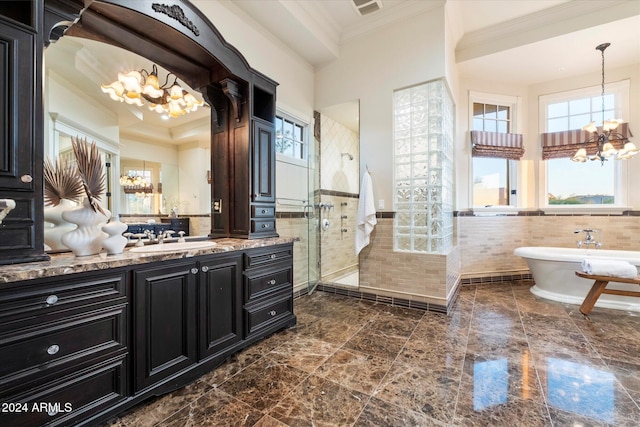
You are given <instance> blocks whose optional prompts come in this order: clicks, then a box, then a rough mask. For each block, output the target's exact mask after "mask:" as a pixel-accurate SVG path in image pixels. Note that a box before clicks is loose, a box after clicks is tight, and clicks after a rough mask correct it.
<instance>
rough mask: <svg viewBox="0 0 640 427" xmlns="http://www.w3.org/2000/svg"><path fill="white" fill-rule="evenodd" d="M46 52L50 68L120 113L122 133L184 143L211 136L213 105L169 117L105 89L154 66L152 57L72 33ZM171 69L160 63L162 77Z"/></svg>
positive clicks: (182, 85)
mask: <svg viewBox="0 0 640 427" xmlns="http://www.w3.org/2000/svg"><path fill="white" fill-rule="evenodd" d="M45 55H46V56H45V58H46V70H47V72H50V71H53V72H55V73H56V74H58V75H59V76H61V77H62V78H64V79H66V80H68V81H70V82H72V83H73V85H74V86H75V88H76V89H77V90H78V91H80V92H81V93H83V94H84V96H86V97H89V98H91V99H92V100H93V101H95V102H97V103H99V104H101V105H102V106H103V107H104V108H106V109H108V110H110V111H112V112H113V113H115V114H116V115H117V117H118V125H119V128H120V134H121V135H125V134H126V135H139V136H142V137H145V138H146V139H152V140H156V141H158V142H164V143H169V144H181V143H183V142H187V141H192V140H194V139H195V138H198V137H202V136H203V135H204V136H206V137H207V138H208V137H209V136H208V135H209V132H210V121H209V117H210V111H209V108H199V109H197V110H196V111H194V112H191V113H188V114H185V115H182V116H179V117H176V118H168V117H167V116H163V115H162V114H159V113H157V112H155V111H151V110H149V108H148V107H147V106H146V105H144V106H142V107H138V106H136V105H130V104H126V103H124V102H122V103H121V102H114V101H113V100H112V99H111V98H110V97H109V95H107V94H105V93H103V92H102V90H101V85H103V84H110V83H111V82H113V81H114V80H116V79H117V77H118V73H127V72H130V71H132V70H141V69H146V70H151V69H152V67H153V62H152V61H150V60H148V59H146V58H143V57H141V56H139V55H136V54H134V53H132V52H129V51H126V50H124V49H120V48H118V47H115V46H111V45H108V44H105V43H100V42H96V41H93V40H89V39H82V38H78V37H70V36H65V37H62V38H60V40H58V41H57V42H56V43H54V44H52V45H50V46H49V47H48V48H47V49H46V52H45ZM170 72H171V71H170V70H166V69H164V68H162V67H158V75H159V77H164V76H167V75H168V74H169V73H170ZM161 83H162V82H161ZM178 83H179V84H180V86H181V87H183V88H184V89H185V90H187V91H188V92H190V93H192V94H193V95H194V96H195V97H196V98H197V99H198V100H202V95H201V94H200V93H199V92H198V91H197V90H194V89H193V88H190V87H189V86H188V85H187V84H186V83H184V82H183V81H181V80H180V79H178Z"/></svg>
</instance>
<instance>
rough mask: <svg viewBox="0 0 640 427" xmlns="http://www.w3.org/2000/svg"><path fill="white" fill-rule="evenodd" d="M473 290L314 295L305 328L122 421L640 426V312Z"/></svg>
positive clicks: (496, 289) (490, 288) (522, 289)
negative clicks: (371, 296)
mask: <svg viewBox="0 0 640 427" xmlns="http://www.w3.org/2000/svg"><path fill="white" fill-rule="evenodd" d="M528 289H529V288H528V286H525V285H522V284H515V283H513V284H512V283H500V284H492V285H485V284H483V285H477V286H476V285H473V286H465V287H463V289H462V290H461V292H460V296H459V298H458V301H457V303H456V305H455V306H454V310H453V313H452V314H451V315H449V316H445V315H443V314H437V313H431V312H426V313H425V312H421V311H416V310H412V309H404V308H399V307H390V306H386V305H381V304H376V303H371V302H366V301H360V300H355V299H351V298H346V297H341V296H337V295H333V294H328V293H324V292H316V293H314V294H313V295H311V296H305V297H302V298H300V299H297V300H296V304H295V310H296V314H297V316H298V325H297V326H296V327H295V328H292V329H289V330H286V331H282V332H279V333H277V334H275V335H272V336H271V337H269V338H267V339H266V340H264V341H262V342H261V343H259V344H257V345H255V346H253V347H251V348H249V349H246V350H244V351H243V352H241V353H239V354H237V355H235V356H233V357H232V358H231V359H230V360H228V361H227V362H225V363H224V364H223V365H222V366H220V367H219V368H217V369H215V370H214V371H212V372H210V373H209V374H207V375H205V376H204V377H202V378H200V380H198V381H196V382H195V383H193V384H191V385H189V386H187V387H185V388H183V389H180V390H177V391H175V392H173V393H171V394H169V395H166V396H163V397H160V398H155V399H154V400H151V401H148V402H146V403H144V404H142V405H141V406H139V407H137V408H134V409H132V410H130V411H129V412H127V413H125V414H123V415H121V416H120V417H118V418H117V419H114V420H112V422H111V423H110V424H111V425H113V426H135V427H140V426H152V425H161V426H198V427H200V426H261V427H267V426H268V427H278V426H445V425H446V426H468V425H469V426H516V425H517V426H552V425H553V426H600V425H613V426H637V425H640V409H639V406H638V405H640V316H639V314H638V313H633V314H631V313H626V312H621V311H616V310H607V309H600V308H595V309H594V310H593V311H592V312H591V314H590V316H589V318H586V317H584V316H583V315H582V314H580V312H579V311H578V306H574V305H564V304H559V303H554V302H549V301H545V300H541V299H538V298H536V297H535V296H533V295H532V294H531V293H530V292H529V290H528Z"/></svg>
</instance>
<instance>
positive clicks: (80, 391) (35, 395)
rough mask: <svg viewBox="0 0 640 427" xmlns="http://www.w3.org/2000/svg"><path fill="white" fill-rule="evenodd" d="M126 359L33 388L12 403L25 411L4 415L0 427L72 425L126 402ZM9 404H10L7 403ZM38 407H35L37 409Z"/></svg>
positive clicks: (103, 363)
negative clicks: (123, 401) (120, 402)
mask: <svg viewBox="0 0 640 427" xmlns="http://www.w3.org/2000/svg"><path fill="white" fill-rule="evenodd" d="M126 376H127V366H126V356H119V357H117V358H111V359H109V360H106V361H103V362H101V363H98V364H94V365H92V366H89V367H86V368H84V369H80V370H79V371H77V372H74V373H73V374H72V375H67V376H65V377H62V378H59V379H57V380H56V381H54V382H50V383H47V384H45V385H43V386H40V387H37V388H34V389H30V390H29V391H28V392H26V393H25V394H22V395H19V396H15V397H14V398H12V399H11V400H10V402H11V403H16V402H19V403H20V404H21V405H19V406H17V405H16V407H14V409H16V408H17V407H19V408H21V409H23V411H12V412H5V413H0V425H4V426H12V427H23V426H24V427H27V426H40V425H45V424H46V425H47V426H68V425H72V424H75V423H77V422H78V421H80V420H82V419H86V418H87V417H89V416H91V415H92V414H96V413H98V412H100V411H102V410H105V409H108V408H109V407H111V406H113V405H114V404H116V403H117V402H119V401H122V400H124V399H126V380H125V379H126ZM4 402H7V403H9V401H7V400H4ZM34 405H35V406H34Z"/></svg>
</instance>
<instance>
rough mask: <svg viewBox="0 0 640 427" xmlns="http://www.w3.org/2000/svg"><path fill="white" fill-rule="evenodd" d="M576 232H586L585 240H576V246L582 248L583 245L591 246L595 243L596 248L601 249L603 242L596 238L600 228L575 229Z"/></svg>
mask: <svg viewBox="0 0 640 427" xmlns="http://www.w3.org/2000/svg"><path fill="white" fill-rule="evenodd" d="M573 233H574V234H578V233H585V236H584V240H578V241H577V242H576V246H577V247H578V248H581V247H582V246H584V247H586V248H587V249H588V248H589V246H590V245H593V247H594V248H596V249H600V248H601V247H602V242H601V241H599V240H598V239H596V238H595V236H594V234H595V233H600V230H595V229H592V228H587V229H584V230H575V231H574V232H573Z"/></svg>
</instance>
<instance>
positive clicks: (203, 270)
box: [202, 265, 209, 273]
mask: <svg viewBox="0 0 640 427" xmlns="http://www.w3.org/2000/svg"><path fill="white" fill-rule="evenodd" d="M207 271H209V267H207V266H206V265H203V266H202V272H203V273H206V272H207Z"/></svg>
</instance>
